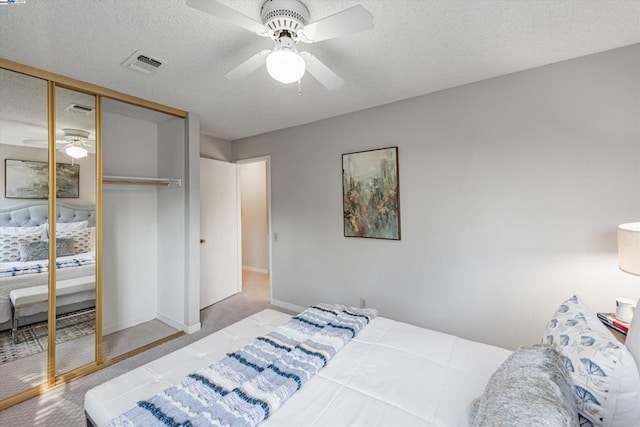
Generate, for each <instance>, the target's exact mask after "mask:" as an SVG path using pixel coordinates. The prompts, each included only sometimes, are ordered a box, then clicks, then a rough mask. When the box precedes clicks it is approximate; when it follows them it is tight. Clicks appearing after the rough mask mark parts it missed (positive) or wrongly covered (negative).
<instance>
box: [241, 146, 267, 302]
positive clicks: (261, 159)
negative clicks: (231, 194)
mask: <svg viewBox="0 0 640 427" xmlns="http://www.w3.org/2000/svg"><path fill="white" fill-rule="evenodd" d="M260 162H265V169H266V173H267V215H268V217H269V218H268V221H267V232H268V233H269V239H268V242H269V245H268V250H269V303H271V301H272V300H273V256H272V253H273V231H272V228H271V156H270V155H266V156H261V157H252V158H249V159H242V160H236V161H235V163H236V164H237V165H238V166H240V165H245V164H249V163H260ZM238 174H240V168H238ZM241 191H242V190H241V187H240V179H239V178H238V193H240V192H241ZM238 196H239V197H238V199H239V200H240V198H241V197H242V195H241V194H238ZM240 229H241V230H242V217H241V219H240ZM240 260H241V261H240V270H241V271H240V272H241V273H242V254H241V255H240ZM241 281H242V280H241Z"/></svg>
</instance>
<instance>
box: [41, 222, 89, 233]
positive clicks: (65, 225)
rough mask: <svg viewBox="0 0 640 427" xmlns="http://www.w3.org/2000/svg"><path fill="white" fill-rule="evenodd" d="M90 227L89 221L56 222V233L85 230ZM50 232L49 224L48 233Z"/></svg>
mask: <svg viewBox="0 0 640 427" xmlns="http://www.w3.org/2000/svg"><path fill="white" fill-rule="evenodd" d="M88 226H89V221H78V222H56V231H76V230H84V229H85V228H87V227H88ZM48 230H49V224H47V232H48Z"/></svg>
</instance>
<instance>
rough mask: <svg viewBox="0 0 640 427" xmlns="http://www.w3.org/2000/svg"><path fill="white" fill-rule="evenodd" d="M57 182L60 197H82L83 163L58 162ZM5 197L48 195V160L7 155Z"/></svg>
mask: <svg viewBox="0 0 640 427" xmlns="http://www.w3.org/2000/svg"><path fill="white" fill-rule="evenodd" d="M56 183H57V189H56V197H57V198H59V199H78V198H80V165H77V164H76V165H72V164H70V163H56ZM4 197H5V198H7V199H40V200H45V199H47V198H48V197H49V163H47V162H38V161H32V160H18V159H5V164H4Z"/></svg>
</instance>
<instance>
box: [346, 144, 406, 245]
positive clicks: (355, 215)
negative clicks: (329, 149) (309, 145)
mask: <svg viewBox="0 0 640 427" xmlns="http://www.w3.org/2000/svg"><path fill="white" fill-rule="evenodd" d="M342 206H343V221H344V235H345V237H368V238H372V239H389V240H400V185H399V174H398V147H389V148H381V149H377V150H368V151H359V152H356V153H347V154H343V155H342Z"/></svg>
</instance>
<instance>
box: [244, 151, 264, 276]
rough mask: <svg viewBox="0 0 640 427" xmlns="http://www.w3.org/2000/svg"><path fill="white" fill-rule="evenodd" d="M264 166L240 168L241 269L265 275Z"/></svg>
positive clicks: (247, 164)
mask: <svg viewBox="0 0 640 427" xmlns="http://www.w3.org/2000/svg"><path fill="white" fill-rule="evenodd" d="M266 165H267V163H266V161H261V162H256V163H245V164H241V165H239V168H240V194H241V206H242V207H241V210H242V267H243V268H246V269H248V270H253V271H258V272H264V273H267V272H268V271H269V240H268V239H269V235H268V212H267V169H266Z"/></svg>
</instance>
